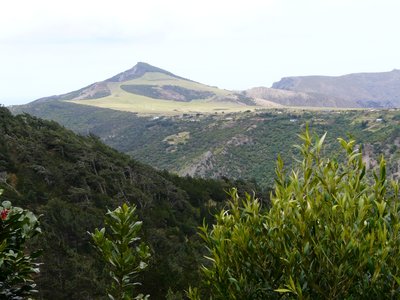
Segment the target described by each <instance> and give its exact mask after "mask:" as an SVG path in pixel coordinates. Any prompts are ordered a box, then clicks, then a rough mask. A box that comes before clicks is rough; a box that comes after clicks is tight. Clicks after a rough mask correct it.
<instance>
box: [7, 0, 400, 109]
mask: <svg viewBox="0 0 400 300" xmlns="http://www.w3.org/2000/svg"><path fill="white" fill-rule="evenodd" d="M399 15H400V1H399V0H379V1H378V0H374V1H372V0H245V1H235V0H230V1H225V0H202V1H191V0H141V1H136V0H113V1H110V0H107V1H103V0H80V1H76V0H69V1H55V0H34V1H32V0H13V1H3V2H2V4H1V10H0V103H2V104H5V105H11V104H20V103H26V102H29V101H32V100H34V99H37V98H40V97H44V96H50V95H54V94H62V93H66V92H70V91H72V90H76V89H79V88H81V87H83V86H86V85H89V84H91V83H93V82H96V81H101V80H104V79H106V78H109V77H111V76H113V75H115V74H117V73H119V72H121V71H124V70H126V69H129V68H131V67H133V66H134V65H135V64H136V62H138V61H142V62H147V63H150V64H152V65H154V66H157V67H160V68H163V69H166V70H168V71H170V72H172V73H175V74H177V75H180V76H183V77H186V78H190V79H192V80H195V81H199V82H202V83H205V84H209V85H216V86H218V87H220V88H225V89H236V90H239V89H246V88H250V87H255V86H267V87H269V86H271V85H272V83H273V82H275V81H278V80H279V79H280V78H281V77H284V76H294V75H342V74H346V73H356V72H381V71H391V70H392V69H394V68H400V38H399V35H400V34H399V29H400V17H399Z"/></svg>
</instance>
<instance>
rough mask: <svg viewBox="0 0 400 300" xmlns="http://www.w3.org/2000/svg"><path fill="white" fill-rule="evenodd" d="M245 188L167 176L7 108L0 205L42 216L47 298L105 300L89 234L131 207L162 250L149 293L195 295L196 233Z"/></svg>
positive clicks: (155, 251)
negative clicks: (230, 192)
mask: <svg viewBox="0 0 400 300" xmlns="http://www.w3.org/2000/svg"><path fill="white" fill-rule="evenodd" d="M88 108H90V107H88ZM238 184H239V183H238ZM238 184H236V183H233V182H230V181H229V180H219V181H216V180H211V179H207V180H206V179H193V178H189V177H188V178H179V177H177V176H175V175H171V174H169V173H167V172H160V171H157V170H155V169H153V168H151V167H150V166H147V165H144V164H142V163H140V162H138V161H135V160H133V159H131V158H130V157H129V156H127V155H125V154H122V153H119V152H118V151H116V150H114V149H112V148H110V147H108V146H106V145H105V144H103V143H102V142H101V141H100V140H99V139H98V138H97V137H95V136H93V135H91V136H88V137H83V136H79V135H76V134H74V133H73V132H72V131H70V130H67V129H65V128H63V127H62V126H60V125H58V124H57V123H56V122H53V121H45V120H42V119H38V118H35V117H32V116H29V115H26V114H25V115H19V116H12V115H11V113H10V112H9V111H8V110H7V109H5V108H1V107H0V188H1V189H4V194H3V196H2V199H1V200H0V201H4V200H10V201H11V202H12V203H13V205H15V206H20V207H24V208H29V209H30V210H32V211H34V212H35V213H36V214H38V215H42V217H41V223H42V226H41V227H42V231H43V235H42V236H41V238H40V239H39V240H35V241H34V243H33V244H32V245H31V246H32V247H35V248H41V249H43V263H44V264H43V265H42V266H41V267H40V269H41V273H40V274H39V276H38V277H37V278H36V281H37V283H38V289H39V291H40V294H39V297H38V298H40V299H104V298H105V297H103V295H105V291H104V287H105V286H106V285H107V284H106V282H105V280H106V278H107V274H106V271H105V270H104V268H103V265H102V264H101V263H100V262H99V257H98V256H97V254H96V252H95V251H94V249H93V248H92V247H91V246H90V243H89V235H88V234H87V231H93V230H94V228H96V227H99V226H102V221H103V217H104V214H105V212H106V210H107V208H108V209H111V210H112V209H114V208H115V207H116V206H117V205H121V203H123V202H129V203H131V204H135V205H137V207H138V214H139V218H140V219H141V220H143V239H144V240H145V241H146V242H147V243H149V244H150V246H151V249H152V260H151V262H150V266H149V269H148V271H147V272H146V273H145V274H144V275H143V278H141V279H140V281H141V282H142V283H143V287H142V292H143V293H145V294H146V293H149V294H151V295H152V297H153V298H154V299H162V298H164V297H165V294H166V293H167V291H168V289H171V291H179V290H180V291H182V290H183V289H186V288H187V287H188V285H189V284H191V283H193V282H196V280H197V275H198V274H197V272H196V270H197V266H198V265H199V263H200V262H199V260H201V257H202V255H201V250H202V248H201V247H200V246H199V243H198V237H197V234H196V227H197V226H198V225H200V224H201V222H202V221H203V218H205V219H207V220H211V215H210V209H211V211H213V209H212V208H211V207H209V206H208V205H209V203H213V207H214V206H215V207H220V206H222V205H224V204H223V203H224V200H225V197H226V194H225V192H224V190H226V189H228V188H229V187H230V186H231V185H235V186H236V185H238ZM240 186H241V187H240V188H241V189H242V190H247V191H249V192H250V191H251V190H253V189H254V188H255V187H254V186H248V187H245V184H244V183H242V184H241V185H240ZM210 199H212V200H213V201H211V200H210ZM210 201H211V202H210Z"/></svg>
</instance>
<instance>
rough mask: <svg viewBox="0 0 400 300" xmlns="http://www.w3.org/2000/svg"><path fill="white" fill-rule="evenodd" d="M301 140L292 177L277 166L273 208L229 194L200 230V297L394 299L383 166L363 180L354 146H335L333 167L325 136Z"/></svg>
mask: <svg viewBox="0 0 400 300" xmlns="http://www.w3.org/2000/svg"><path fill="white" fill-rule="evenodd" d="M300 138H301V139H302V140H303V144H302V145H301V146H298V149H299V150H300V152H301V154H302V157H303V158H302V160H301V161H299V166H298V169H297V170H293V171H292V172H291V173H290V174H289V175H288V174H287V173H286V172H285V170H284V166H283V162H282V160H281V159H280V158H279V159H278V162H277V169H276V183H275V189H274V192H273V193H272V195H271V208H270V209H269V210H265V209H262V207H261V205H260V202H259V201H258V200H257V199H255V198H254V197H251V196H249V195H247V196H246V197H245V199H240V198H239V197H238V195H237V193H236V191H235V190H232V191H231V198H232V200H231V203H230V208H229V209H228V210H224V211H221V213H220V214H218V215H217V216H216V219H217V220H216V221H217V222H216V224H215V225H213V226H212V228H211V229H210V228H208V226H207V225H204V226H203V227H201V236H202V238H203V239H204V241H205V243H206V245H207V248H208V251H209V256H208V259H209V264H208V265H206V266H204V267H203V280H202V286H201V287H200V291H201V292H202V293H203V297H204V296H208V297H209V298H210V299H276V298H284V299H289V298H298V299H395V298H399V297H400V257H399V253H400V239H399V233H400V231H399V230H400V222H399V217H400V214H399V194H398V191H399V185H398V182H394V181H392V182H391V183H388V182H387V180H386V167H385V160H384V159H383V158H381V160H380V166H379V172H378V174H377V173H375V172H372V174H369V172H367V170H366V167H365V164H364V163H363V161H362V153H361V149H357V147H356V146H355V142H354V141H349V142H347V141H345V140H343V139H339V142H340V145H341V146H342V148H343V150H344V154H345V155H344V156H345V159H344V160H341V161H337V160H336V159H333V158H328V157H324V156H323V142H324V139H325V135H324V136H322V137H321V138H318V137H315V138H313V137H312V136H310V134H309V132H308V130H307V131H306V132H305V133H304V134H302V135H300ZM369 175H371V176H369ZM202 287H203V288H204V289H203V290H202V289H201V288H202ZM204 290H209V292H208V293H207V292H204ZM188 294H189V296H190V297H191V299H198V298H199V296H198V295H199V291H198V290H196V289H191V290H190V291H189V293H188ZM196 294H197V295H196Z"/></svg>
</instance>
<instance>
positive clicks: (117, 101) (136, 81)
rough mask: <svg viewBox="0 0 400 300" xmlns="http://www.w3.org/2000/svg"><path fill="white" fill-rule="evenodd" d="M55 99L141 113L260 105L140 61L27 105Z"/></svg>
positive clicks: (240, 108)
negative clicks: (116, 72)
mask: <svg viewBox="0 0 400 300" xmlns="http://www.w3.org/2000/svg"><path fill="white" fill-rule="evenodd" d="M54 101H69V102H72V103H76V104H81V105H86V106H94V107H100V108H110V109H114V110H120V111H128V112H135V113H138V114H140V115H180V114H182V113H190V114H196V113H215V112H218V111H224V112H237V111H245V110H248V109H254V108H255V107H256V106H257V105H256V102H255V101H254V99H253V98H251V97H249V96H247V95H246V94H245V93H242V92H233V91H227V90H223V89H219V88H217V87H212V86H208V85H205V84H201V83H198V82H195V81H192V80H189V79H185V78H182V77H179V76H176V75H174V74H172V73H171V72H168V71H165V70H162V69H160V68H156V67H153V66H151V65H149V64H146V63H138V64H137V65H136V66H134V67H133V68H131V69H129V70H127V71H125V72H122V73H120V74H117V75H115V76H114V77H112V78H109V79H107V80H104V81H101V82H96V83H94V84H92V85H89V86H87V87H84V88H82V89H79V90H76V91H73V92H70V93H67V94H64V95H58V96H51V97H46V98H42V99H38V100H36V101H34V102H32V103H30V104H28V106H35V105H39V104H42V103H50V102H54ZM261 105H262V104H261ZM269 105H272V104H271V103H270V104H269ZM258 106H260V105H258Z"/></svg>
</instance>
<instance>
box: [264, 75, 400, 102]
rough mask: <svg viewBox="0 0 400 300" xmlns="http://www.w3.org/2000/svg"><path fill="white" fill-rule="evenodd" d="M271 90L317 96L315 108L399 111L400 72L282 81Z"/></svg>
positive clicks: (290, 78)
mask: <svg viewBox="0 0 400 300" xmlns="http://www.w3.org/2000/svg"><path fill="white" fill-rule="evenodd" d="M272 88H274V89H279V90H286V91H292V92H297V93H299V92H300V93H305V94H309V95H311V96H317V98H318V97H319V98H320V101H319V102H318V101H317V102H314V104H317V105H315V106H331V104H335V105H334V106H336V107H374V108H390V107H400V70H393V71H391V72H381V73H355V74H349V75H343V76H337V77H334V76H298V77H285V78H282V79H281V80H280V81H278V82H275V83H274V84H273V85H272ZM271 100H272V99H271ZM272 101H273V100H272ZM326 101H327V102H326ZM326 104H328V105H326ZM313 106H314V105H313Z"/></svg>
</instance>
